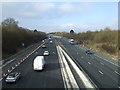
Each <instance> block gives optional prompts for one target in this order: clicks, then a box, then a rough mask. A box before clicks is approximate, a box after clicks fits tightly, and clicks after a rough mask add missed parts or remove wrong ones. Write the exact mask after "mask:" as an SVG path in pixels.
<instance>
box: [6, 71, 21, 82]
mask: <svg viewBox="0 0 120 90" xmlns="http://www.w3.org/2000/svg"><path fill="white" fill-rule="evenodd" d="M20 77H21V73H18V72H14V73H10V74H9V75H8V76H7V77H6V79H5V81H6V83H12V82H16V81H17V80H18V79H20Z"/></svg>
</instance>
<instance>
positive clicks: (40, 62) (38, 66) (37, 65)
mask: <svg viewBox="0 0 120 90" xmlns="http://www.w3.org/2000/svg"><path fill="white" fill-rule="evenodd" d="M44 66H45V60H44V56H37V57H36V58H35V59H34V62H33V69H34V70H43V68H44Z"/></svg>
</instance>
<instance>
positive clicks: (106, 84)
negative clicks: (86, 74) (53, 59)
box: [64, 44, 118, 87]
mask: <svg viewBox="0 0 120 90" xmlns="http://www.w3.org/2000/svg"><path fill="white" fill-rule="evenodd" d="M64 45H65V46H66V48H67V49H69V52H70V53H72V56H73V57H74V58H75V59H76V60H77V61H78V62H80V64H82V67H84V69H86V70H87V69H89V70H87V71H90V73H91V70H92V71H93V70H94V71H98V72H96V73H99V72H100V71H101V70H104V71H105V70H106V69H107V70H106V71H107V72H105V73H108V75H106V76H105V75H104V77H107V78H104V77H101V75H97V74H96V73H94V78H95V77H96V75H97V76H100V77H101V78H100V77H99V78H100V80H99V81H101V80H103V78H104V81H105V82H104V83H103V82H101V83H103V84H102V85H103V86H104V87H111V85H112V87H118V80H117V78H118V76H117V75H116V74H115V73H113V72H111V71H110V70H109V69H108V68H103V66H101V65H100V64H98V63H96V62H94V61H96V60H92V58H89V55H86V54H82V55H81V57H83V58H82V59H81V57H79V55H78V57H76V55H77V53H76V52H78V51H77V50H78V49H75V48H74V45H72V46H71V45H66V44H64ZM68 47H69V48H68ZM91 61H93V62H92V63H93V64H94V68H93V65H92V68H91V67H88V66H90V65H89V64H91V63H90V62H91ZM90 68H91V70H90ZM95 69H96V70H95ZM109 72H110V73H109ZM92 74H93V72H92V73H91V75H92ZM99 74H101V72H100V73H99ZM108 76H109V77H108ZM112 76H113V77H112ZM96 78H98V77H96ZM112 79H113V80H112ZM112 82H114V84H113V83H112ZM103 86H102V87H103ZM100 87H101V86H100Z"/></svg>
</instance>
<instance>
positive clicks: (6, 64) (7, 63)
mask: <svg viewBox="0 0 120 90" xmlns="http://www.w3.org/2000/svg"><path fill="white" fill-rule="evenodd" d="M14 60H15V58H14V59H12V60H10V61H8V62H6V63H5V64H4V65H2V66H1V67H0V69H1V68H3V67H5V66H6V65H8V64H9V63H11V62H12V61H14Z"/></svg>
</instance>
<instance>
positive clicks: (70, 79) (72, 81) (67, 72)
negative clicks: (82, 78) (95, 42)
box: [58, 46, 79, 89]
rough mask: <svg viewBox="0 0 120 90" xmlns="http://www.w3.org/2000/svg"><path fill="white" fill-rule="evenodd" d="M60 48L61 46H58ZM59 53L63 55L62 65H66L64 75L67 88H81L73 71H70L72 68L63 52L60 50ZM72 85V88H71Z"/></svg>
mask: <svg viewBox="0 0 120 90" xmlns="http://www.w3.org/2000/svg"><path fill="white" fill-rule="evenodd" d="M58 47H59V46H58ZM59 51H60V54H61V58H62V59H61V61H62V64H64V74H65V76H66V81H67V88H73V89H74V88H79V86H78V84H77V82H76V80H75V78H74V76H73V74H72V71H71V70H70V67H69V65H68V63H67V61H66V59H65V57H64V55H63V53H62V51H61V50H60V48H59ZM71 85H72V86H71Z"/></svg>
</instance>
